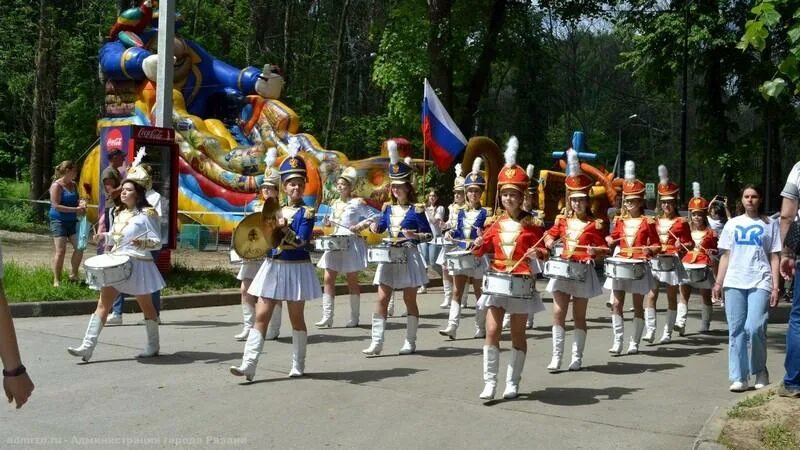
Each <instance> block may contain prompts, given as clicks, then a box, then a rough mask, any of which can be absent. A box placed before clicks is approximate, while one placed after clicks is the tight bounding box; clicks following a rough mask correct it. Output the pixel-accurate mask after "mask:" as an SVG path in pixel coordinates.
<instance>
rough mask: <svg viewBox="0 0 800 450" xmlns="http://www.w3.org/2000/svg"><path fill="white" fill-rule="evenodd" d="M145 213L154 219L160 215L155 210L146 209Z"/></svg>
mask: <svg viewBox="0 0 800 450" xmlns="http://www.w3.org/2000/svg"><path fill="white" fill-rule="evenodd" d="M143 211H144V213H145V214H146V215H147V217H153V216H157V215H158V213H157V212H156V209H155V208H145V209H144V210H143Z"/></svg>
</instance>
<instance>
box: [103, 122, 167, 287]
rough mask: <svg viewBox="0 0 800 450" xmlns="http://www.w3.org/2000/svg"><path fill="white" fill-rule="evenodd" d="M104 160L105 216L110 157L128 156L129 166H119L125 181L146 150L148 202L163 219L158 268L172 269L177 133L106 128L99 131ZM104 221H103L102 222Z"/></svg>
mask: <svg viewBox="0 0 800 450" xmlns="http://www.w3.org/2000/svg"><path fill="white" fill-rule="evenodd" d="M100 148H101V154H102V156H101V159H100V164H99V170H100V174H101V176H100V181H101V186H100V189H99V192H100V196H99V210H100V213H101V214H103V212H104V211H105V207H106V198H105V191H104V190H103V188H102V173H103V170H105V169H106V168H107V167H108V166H109V161H110V159H109V156H111V157H112V158H113V155H114V154H116V153H119V152H118V151H117V150H121V151H122V152H124V154H125V161H126V163H125V164H124V165H123V166H122V167H120V168H119V169H118V170H119V171H120V173H121V175H122V178H123V179H124V178H125V175H126V169H127V168H128V167H130V165H131V163H132V162H133V160H134V158H135V157H136V155H137V153H138V152H139V151H141V150H142V149H143V150H144V157H143V158H142V161H141V162H142V163H143V164H145V163H146V164H148V165H149V166H150V176H151V179H152V186H150V187H149V189H148V191H147V197H148V201H149V202H150V203H151V204H153V203H159V205H154V206H158V209H159V211H157V212H158V213H159V216H160V218H161V242H162V245H163V250H162V251H161V254H160V256H159V261H157V262H156V263H157V265H158V267H159V269H160V270H161V271H162V272H166V271H168V270H169V267H170V257H171V252H170V249H174V248H175V245H176V242H177V239H176V238H177V230H178V145H177V143H176V142H175V130H173V129H171V128H159V127H149V126H139V125H125V126H113V127H104V128H102V129H101V130H100ZM102 222H103V220H102V219H101V223H102Z"/></svg>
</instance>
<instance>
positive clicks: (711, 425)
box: [692, 406, 728, 450]
mask: <svg viewBox="0 0 800 450" xmlns="http://www.w3.org/2000/svg"><path fill="white" fill-rule="evenodd" d="M727 411H728V407H720V406H715V407H714V411H712V412H711V415H709V416H708V419H706V422H705V423H704V424H703V428H701V429H700V432H699V433H698V434H697V438H695V440H694V444H693V445H692V449H693V450H725V449H726V447H725V446H724V445H721V444H720V443H719V442H717V440H718V439H719V436H720V435H721V434H722V429H723V428H724V427H725V417H726V415H727Z"/></svg>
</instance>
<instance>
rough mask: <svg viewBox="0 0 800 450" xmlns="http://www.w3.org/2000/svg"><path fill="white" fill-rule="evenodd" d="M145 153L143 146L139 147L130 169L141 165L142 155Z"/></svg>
mask: <svg viewBox="0 0 800 450" xmlns="http://www.w3.org/2000/svg"><path fill="white" fill-rule="evenodd" d="M146 154H147V153H146V152H145V151H144V145H143V146H141V147H139V150H138V151H137V152H136V156H135V157H134V158H133V162H132V163H131V168H134V167H136V166H138V165H139V164H141V163H142V159H144V155H146Z"/></svg>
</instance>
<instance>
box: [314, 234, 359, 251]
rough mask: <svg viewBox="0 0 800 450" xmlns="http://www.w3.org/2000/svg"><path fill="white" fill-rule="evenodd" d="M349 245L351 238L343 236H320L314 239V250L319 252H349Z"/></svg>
mask: <svg viewBox="0 0 800 450" xmlns="http://www.w3.org/2000/svg"><path fill="white" fill-rule="evenodd" d="M351 244H352V239H351V236H345V235H330V236H320V237H318V238H316V239H314V250H316V251H319V252H325V251H333V252H339V251H342V250H349V249H350V245H351Z"/></svg>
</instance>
